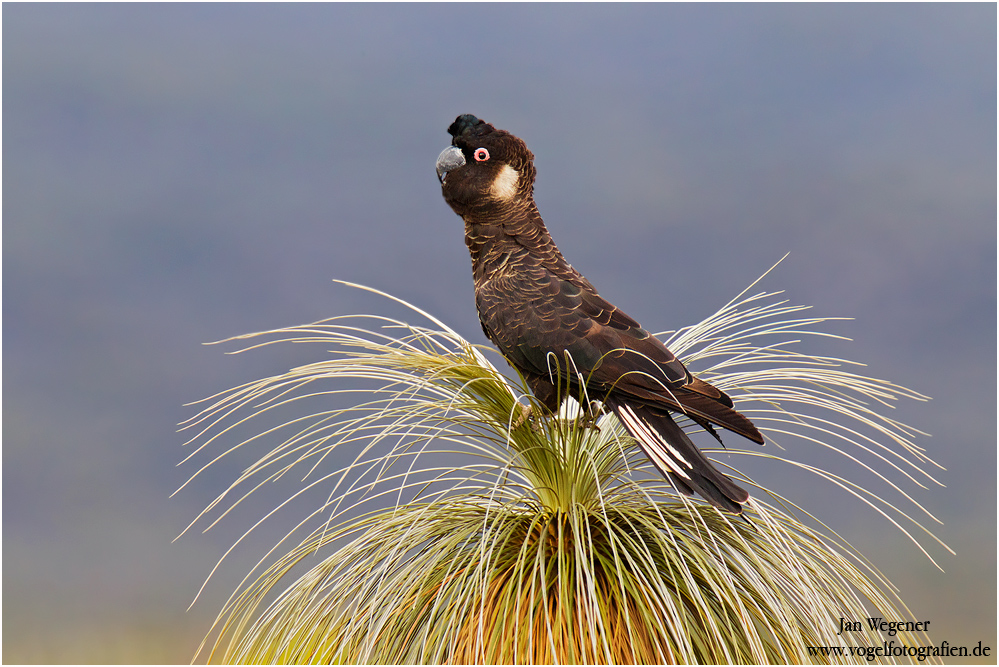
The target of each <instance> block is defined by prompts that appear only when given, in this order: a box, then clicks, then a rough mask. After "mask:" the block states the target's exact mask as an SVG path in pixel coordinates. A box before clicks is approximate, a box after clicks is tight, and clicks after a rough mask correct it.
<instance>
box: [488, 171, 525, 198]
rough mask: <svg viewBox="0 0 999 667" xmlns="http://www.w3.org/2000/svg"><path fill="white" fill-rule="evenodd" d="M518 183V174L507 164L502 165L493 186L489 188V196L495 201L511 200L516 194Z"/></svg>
mask: <svg viewBox="0 0 999 667" xmlns="http://www.w3.org/2000/svg"><path fill="white" fill-rule="evenodd" d="M518 182H520V173H519V172H518V171H517V170H516V169H514V168H513V167H511V166H510V165H508V164H505V165H503V168H502V169H500V172H499V173H498V174H496V178H494V179H493V184H492V185H491V186H490V187H489V194H491V195H492V196H493V197H495V198H496V199H502V200H504V201H505V200H507V199H513V197H514V196H515V195H516V194H517V183H518Z"/></svg>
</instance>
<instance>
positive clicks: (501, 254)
mask: <svg viewBox="0 0 999 667" xmlns="http://www.w3.org/2000/svg"><path fill="white" fill-rule="evenodd" d="M448 133H449V134H450V135H451V136H452V140H451V146H449V147H448V148H446V149H444V151H443V152H442V153H441V154H440V157H438V158H437V176H438V178H439V179H440V182H441V191H442V192H443V194H444V200H445V201H446V202H447V203H448V204H449V205H450V206H451V208H452V209H453V210H454V212H455V213H457V214H458V215H460V216H461V217H462V219H463V220H464V221H465V243H466V244H467V245H468V250H469V252H470V253H471V255H472V274H473V277H474V279H475V303H476V306H477V307H478V311H479V321H480V322H481V323H482V329H483V331H485V333H486V336H487V337H488V338H489V340H491V341H492V342H493V343H494V344H495V345H496V346H497V347H498V348H499V350H500V352H502V353H503V356H504V357H506V359H507V360H508V361H509V362H510V363H511V364H512V365H513V366H514V367H515V368H517V370H519V371H520V372H521V374H522V375H523V376H524V378H525V379H526V380H527V382H528V384H529V386H530V387H531V390H532V391H533V392H534V395H535V397H536V398H537V399H538V401H539V402H540V403H541V404H542V405H544V406H545V407H546V408H548V409H549V410H551V411H553V412H554V411H556V410H557V409H558V407H559V404H560V403H561V401H562V399H563V398H565V397H566V396H570V395H571V396H579V395H580V389H581V387H580V384H581V382H582V383H584V384H585V389H586V396H588V397H589V398H590V399H597V400H600V401H602V402H603V404H604V406H605V407H606V408H608V409H610V410H612V411H613V412H614V414H616V415H617V417H618V419H619V420H620V421H621V423H622V424H624V426H625V428H627V430H628V432H629V433H630V434H631V435H632V437H634V439H635V440H636V441H637V442H638V444H639V445H640V446H641V447H642V449H643V450H644V452H645V454H646V455H647V456H648V457H649V459H650V460H651V461H652V462H653V463H654V464H655V466H656V467H657V468H658V469H659V470H660V472H662V473H663V474H664V475H666V476H667V477H668V478H669V480H670V481H671V482H672V484H673V486H674V487H675V488H676V489H677V490H678V491H680V492H681V493H683V494H685V495H688V496H690V495H693V494H694V493H695V492H696V493H699V494H700V495H701V496H703V497H704V498H705V499H707V500H708V502H710V503H711V504H713V505H715V506H717V507H720V508H723V509H726V510H728V511H730V512H735V513H739V512H741V511H742V504H743V503H745V502H746V501H747V500H748V499H749V494H748V493H747V492H746V491H745V490H744V489H742V488H741V487H739V486H738V485H736V484H735V483H734V482H733V481H732V480H731V479H729V478H728V477H726V476H725V475H723V474H722V473H720V472H718V470H716V469H715V468H714V466H712V465H711V463H710V462H709V461H708V459H707V458H706V457H705V456H704V454H702V453H701V451H700V450H699V449H697V447H696V446H695V445H694V443H693V442H692V441H691V440H690V438H689V437H688V436H687V434H686V433H684V431H683V430H682V429H681V428H680V427H679V426H678V425H677V423H676V422H675V421H674V420H673V418H672V416H671V414H670V413H671V412H678V413H682V414H684V415H686V416H687V417H689V418H690V419H692V420H693V421H694V422H696V423H697V424H699V425H700V426H702V427H703V428H704V429H705V430H706V431H708V432H709V433H711V434H712V435H714V436H715V437H716V438H717V437H718V435H717V433H716V432H715V430H714V428H713V427H712V425H717V426H720V427H723V428H726V429H728V430H730V431H733V432H735V433H738V434H739V435H741V436H744V437H746V438H749V439H750V440H752V441H754V442H757V443H760V444H762V443H763V436H761V435H760V432H759V431H758V430H757V429H756V427H755V426H754V425H753V423H752V422H751V421H749V419H747V418H746V417H744V416H743V415H741V414H739V413H738V412H736V411H735V410H734V409H733V407H732V399H730V398H729V397H728V396H727V395H726V394H725V393H724V392H722V391H720V390H719V389H717V388H715V387H713V386H712V385H710V384H708V383H707V382H704V381H702V380H700V379H698V378H696V377H694V376H693V375H691V374H690V372H689V371H688V370H687V369H686V368H685V367H684V365H683V364H682V363H681V362H680V360H679V359H677V358H676V357H675V356H674V355H673V353H672V352H670V351H669V350H668V349H667V348H666V346H665V345H663V344H662V342H660V341H659V340H658V339H657V338H656V337H655V336H653V335H652V334H650V333H649V332H648V331H646V330H645V329H643V328H642V327H641V326H640V325H639V324H638V322H636V321H635V320H633V319H631V318H630V317H628V316H627V315H625V314H624V313H623V312H621V311H620V310H618V309H617V308H616V307H614V306H613V305H611V304H610V303H608V302H607V301H605V300H604V299H603V298H601V297H600V295H599V294H597V291H596V289H594V288H593V285H591V284H590V283H589V281H588V280H586V278H584V277H583V276H582V275H581V274H580V273H579V272H578V271H576V270H575V269H573V268H572V266H570V265H569V263H568V262H566V261H565V258H564V257H562V253H561V252H559V249H558V248H557V247H556V245H555V242H554V241H553V240H552V237H551V236H550V235H549V233H548V230H547V229H546V228H545V224H544V221H543V220H542V219H541V214H540V213H538V209H537V206H535V204H534V178H535V169H534V155H533V154H532V153H531V151H530V150H528V148H527V145H526V144H525V143H524V142H523V141H522V140H520V139H518V138H517V137H515V136H513V135H512V134H510V133H509V132H506V131H505V130H497V129H496V128H495V127H493V126H492V125H490V124H488V123H486V122H485V121H482V120H479V119H478V118H476V117H475V116H472V115H470V114H465V115H463V116H459V117H458V118H457V119H456V120H455V121H454V123H452V124H451V126H450V127H449V128H448ZM719 440H720V438H719Z"/></svg>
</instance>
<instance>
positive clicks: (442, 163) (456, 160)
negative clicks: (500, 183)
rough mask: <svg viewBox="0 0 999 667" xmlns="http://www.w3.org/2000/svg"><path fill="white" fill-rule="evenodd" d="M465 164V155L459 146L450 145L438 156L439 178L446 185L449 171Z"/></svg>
mask: <svg viewBox="0 0 999 667" xmlns="http://www.w3.org/2000/svg"><path fill="white" fill-rule="evenodd" d="M464 166H465V155H464V154H463V153H462V152H461V149H460V148H458V147H457V146H448V147H447V148H445V149H444V150H443V151H441V154H440V155H438V156H437V180H439V181H440V182H441V185H444V179H445V178H447V173H448V172H449V171H454V170H455V169H457V168H458V167H464Z"/></svg>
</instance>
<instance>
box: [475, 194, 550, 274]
mask: <svg viewBox="0 0 999 667" xmlns="http://www.w3.org/2000/svg"><path fill="white" fill-rule="evenodd" d="M465 245H467V246H468V252H469V254H470V255H471V256H472V273H473V275H474V277H475V279H476V280H479V279H481V278H488V277H490V276H492V275H494V274H495V273H497V272H499V271H502V270H504V269H507V268H509V267H517V266H527V265H531V264H534V263H535V262H542V263H549V262H554V263H557V264H564V263H565V260H564V259H563V258H562V253H560V252H559V250H558V247H557V246H556V245H555V241H554V240H552V237H551V235H550V234H549V233H548V229H547V228H546V227H545V223H544V220H542V219H541V214H540V213H539V212H538V209H537V207H536V206H535V205H534V202H533V201H530V202H529V204H528V205H526V206H523V207H518V208H517V209H515V210H509V209H508V210H506V211H504V212H502V213H501V214H499V215H490V216H488V217H486V216H482V217H479V216H475V217H473V216H468V217H466V218H465ZM511 259H514V260H519V261H515V262H512V263H511V262H510V260H511ZM524 260H534V261H528V262H526V264H525V261H524Z"/></svg>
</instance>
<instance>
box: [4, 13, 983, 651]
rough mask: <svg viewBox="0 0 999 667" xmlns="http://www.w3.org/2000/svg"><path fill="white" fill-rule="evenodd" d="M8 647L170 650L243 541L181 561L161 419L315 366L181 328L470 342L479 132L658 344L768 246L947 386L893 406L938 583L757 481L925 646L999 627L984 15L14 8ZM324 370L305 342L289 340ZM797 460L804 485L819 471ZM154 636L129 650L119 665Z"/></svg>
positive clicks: (880, 359)
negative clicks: (321, 324)
mask: <svg viewBox="0 0 999 667" xmlns="http://www.w3.org/2000/svg"><path fill="white" fill-rule="evenodd" d="M3 19H4V20H3V93H4V95H3V100H4V103H3V279H4V289H3V315H4V318H3V343H4V356H3V361H4V364H3V389H4V393H3V397H4V399H5V400H4V403H3V462H4V464H5V465H4V475H3V482H4V490H3V500H4V510H3V523H4V527H3V537H4V542H5V547H6V548H5V550H4V556H5V557H6V558H5V565H6V567H5V568H4V581H3V583H4V587H3V588H4V592H3V602H4V608H5V611H6V612H7V613H6V614H5V616H4V630H5V632H4V637H5V639H4V649H6V657H7V658H8V660H9V661H15V662H17V661H32V660H43V661H62V660H67V661H73V662H78V661H85V660H88V659H95V660H98V661H102V662H106V661H116V660H123V661H127V662H131V661H135V660H142V659H143V656H145V657H146V658H148V659H151V660H154V661H173V660H187V659H189V657H190V655H191V654H192V653H193V651H194V649H195V647H196V644H197V641H198V639H199V638H200V634H199V633H201V632H202V631H204V630H206V629H207V626H206V625H205V623H206V619H208V618H209V617H210V616H212V615H213V614H214V613H215V612H216V611H217V610H218V608H219V607H220V605H221V604H222V603H223V602H224V600H225V598H226V595H227V586H231V585H234V584H235V582H236V581H238V579H239V577H240V576H242V574H243V571H242V569H241V568H243V567H244V566H245V565H246V563H247V562H248V561H247V560H246V559H247V558H250V557H251V556H253V555H258V556H259V554H252V553H250V554H247V556H246V558H244V559H243V560H240V559H239V558H237V559H235V560H234V562H233V564H231V565H229V566H227V567H228V568H229V569H227V571H226V572H224V573H222V574H221V575H220V576H219V578H218V579H217V580H216V581H215V583H214V584H212V585H210V586H209V588H208V589H207V590H206V593H205V595H204V597H203V598H202V599H201V600H200V601H199V602H198V604H197V605H196V606H195V607H194V609H193V610H192V611H190V612H185V611H184V610H185V608H186V606H187V604H188V603H189V602H190V600H191V599H192V598H193V596H194V594H195V593H196V592H197V590H198V587H199V586H200V584H201V582H202V580H203V579H204V578H205V576H207V574H208V572H209V570H210V569H211V567H212V565H213V564H214V562H215V560H216V559H217V558H218V557H219V556H220V555H221V553H222V551H223V550H224V548H225V547H226V546H228V544H229V542H230V541H231V540H232V539H233V538H234V536H236V535H238V534H239V533H240V532H242V530H244V529H245V528H246V525H245V524H244V523H240V520H239V519H238V518H234V520H233V522H232V525H231V526H227V525H223V526H222V527H221V528H220V529H219V530H218V531H213V532H209V533H208V534H205V535H202V534H200V533H194V534H190V535H186V536H185V537H184V538H182V539H181V540H179V541H178V542H176V543H173V544H172V543H171V540H172V539H173V538H174V537H175V536H176V535H177V534H178V533H179V532H180V531H181V530H182V529H183V527H184V526H185V525H186V523H187V522H188V521H189V520H190V519H192V518H193V517H194V515H195V514H196V513H197V511H198V509H199V508H200V507H201V506H203V505H204V504H205V503H206V502H208V500H210V498H211V497H213V496H214V494H215V493H217V492H219V491H220V490H221V489H222V488H224V486H226V485H227V484H228V483H229V481H230V480H231V478H232V476H233V475H235V474H238V467H235V466H234V467H231V468H228V469H220V470H219V471H218V472H217V473H215V474H213V475H209V476H207V477H206V478H205V480H203V481H201V482H200V483H199V484H195V485H193V486H192V487H190V488H188V489H185V491H184V492H182V493H181V494H179V495H178V496H177V497H175V498H173V499H168V496H169V494H170V493H171V492H172V491H173V490H174V489H175V488H176V487H178V486H179V485H180V484H181V483H182V482H183V481H184V480H185V479H186V478H187V476H188V475H190V474H191V473H193V472H194V468H193V467H191V466H181V467H179V468H178V467H176V463H177V462H178V461H179V460H180V459H181V458H182V457H183V455H184V454H185V451H184V450H183V449H182V447H181V443H182V442H183V440H184V438H183V437H182V436H181V435H179V434H177V433H175V424H176V423H177V422H179V421H181V420H182V419H185V418H187V417H190V416H191V415H192V414H193V412H194V411H193V409H192V408H185V407H183V404H184V403H186V402H189V401H192V400H195V399H198V398H202V397H204V396H207V395H209V394H212V393H214V392H216V391H220V390H222V389H225V388H227V387H230V386H233V385H236V384H240V383H242V382H245V381H248V380H252V379H255V378H257V377H260V376H262V375H264V374H273V373H276V372H280V371H282V370H284V369H285V368H287V367H288V365H290V364H293V363H300V362H302V361H314V360H317V358H316V357H315V356H314V355H315V354H317V352H318V350H311V351H309V352H308V353H307V354H306V353H303V352H302V351H300V350H280V349H273V350H269V351H265V352H261V353H257V354H253V355H240V356H236V357H231V356H225V355H223V354H222V352H223V350H222V349H220V348H218V347H203V346H202V345H201V343H203V342H206V341H212V340H218V339H221V338H225V337H227V336H231V335H236V334H240V333H245V332H249V331H256V330H261V329H266V328H272V327H277V326H282V325H291V324H299V323H304V322H310V321H314V320H317V319H320V318H324V317H330V316H334V315H342V314H348V313H356V312H372V311H379V312H380V309H382V308H383V305H382V304H381V302H379V301H378V300H377V299H375V298H374V297H371V296H366V295H364V294H361V293H357V292H353V291H350V290H348V289H347V288H344V287H341V286H337V285H335V284H334V283H332V282H331V279H333V278H338V279H343V280H349V281H353V282H358V283H362V284H367V285H370V286H372V287H376V288H379V289H383V290H385V291H388V292H390V293H393V294H395V295H397V296H399V297H402V298H404V299H406V300H409V301H411V302H413V303H414V304H416V305H418V306H420V307H422V308H424V309H426V310H428V311H430V312H432V313H434V314H435V315H437V316H438V317H440V318H441V319H443V320H444V321H445V322H448V323H449V324H450V325H451V326H453V327H454V328H455V329H456V330H458V331H459V332H460V333H462V334H463V335H465V336H466V337H467V338H469V339H470V340H472V341H474V342H485V341H484V338H483V337H482V334H481V331H480V330H479V326H478V322H477V319H476V315H475V309H474V303H473V300H472V289H471V275H470V271H469V260H468V257H467V252H466V250H465V247H464V244H463V242H462V225H461V221H460V220H459V219H458V218H457V217H456V216H455V215H454V214H453V213H452V212H451V211H450V210H449V209H448V207H447V206H446V205H445V204H444V202H443V200H442V198H441V196H440V193H439V185H438V183H437V180H436V177H435V174H434V160H435V158H436V157H437V154H438V153H439V152H440V150H441V149H442V148H444V147H445V146H446V145H447V144H448V141H449V137H448V135H447V134H446V128H447V126H448V124H449V123H450V122H451V121H452V120H453V119H454V117H455V116H457V115H458V114H461V113H474V114H476V115H478V116H480V117H482V118H484V119H486V120H487V121H490V122H492V123H494V124H496V125H497V126H498V127H501V128H503V129H507V130H510V131H511V132H513V133H514V134H517V135H518V136H520V137H522V138H523V139H524V140H525V141H527V143H528V145H529V146H530V148H531V149H532V151H533V152H534V154H535V155H536V164H537V168H538V181H537V185H536V191H535V192H536V198H537V201H538V205H539V207H540V209H541V212H542V214H543V215H544V217H545V220H546V222H547V224H548V227H549V229H550V231H551V232H552V234H553V235H554V237H555V239H556V241H557V242H558V243H559V245H560V247H561V249H562V251H563V252H564V254H565V255H566V256H567V258H568V259H569V260H570V261H571V262H572V263H573V265H574V266H576V267H577V268H578V269H580V270H581V271H582V272H583V273H584V274H585V275H586V276H587V277H588V278H589V279H590V280H591V282H593V283H594V284H595V285H596V286H597V287H598V288H599V289H600V291H601V293H602V294H603V295H604V296H605V297H607V298H608V299H609V300H611V301H612V302H614V303H616V304H617V305H618V306H620V307H622V308H623V309H624V310H625V311H626V312H628V313H629V314H631V315H632V316H634V317H636V318H637V319H639V320H640V321H641V322H643V324H645V326H646V327H647V328H650V329H653V330H657V331H659V330H665V329H675V328H678V327H680V326H684V325H687V324H691V323H693V322H695V321H697V320H699V319H701V318H703V317H705V316H706V315H708V314H710V313H711V312H713V311H714V310H716V309H717V308H718V307H719V306H721V305H722V304H723V303H725V302H726V301H728V300H729V299H730V298H732V297H733V296H735V294H736V293H738V292H739V291H741V290H742V289H743V288H744V287H745V286H746V285H748V284H749V283H750V282H751V281H752V280H753V279H755V278H756V277H757V276H758V275H760V274H761V273H762V272H763V271H764V270H766V269H767V268H769V267H770V266H771V265H772V264H773V263H774V262H775V261H777V260H778V259H779V258H780V257H781V256H783V255H784V254H785V253H787V252H790V253H791V254H790V256H789V257H788V259H787V260H786V261H785V262H784V263H783V264H782V265H781V266H780V267H779V269H778V270H777V271H775V272H774V273H773V274H771V276H769V277H768V279H767V282H766V283H764V285H763V287H765V288H768V289H771V290H779V289H784V290H786V293H787V295H788V298H790V299H791V300H792V301H793V302H795V303H807V304H812V305H813V306H814V307H815V311H816V312H817V314H821V315H830V316H848V317H853V318H855V319H854V320H853V321H852V322H848V323H840V324H837V325H835V326H834V329H835V332H836V333H839V334H842V335H846V336H850V337H852V338H853V339H854V341H853V342H852V343H849V344H847V343H834V342H829V343H823V344H822V345H820V346H819V347H818V348H817V349H816V352H818V353H834V354H836V355H838V356H844V357H848V358H851V359H855V360H858V361H862V362H864V363H866V364H868V368H867V369H866V370H865V372H868V373H869V374H871V375H873V376H876V377H882V378H885V379H889V380H892V381H894V382H897V383H899V384H902V385H905V386H908V387H911V388H913V389H915V390H917V391H919V392H922V393H924V394H927V395H929V396H932V397H933V400H932V401H931V402H929V403H926V404H922V403H916V402H912V401H909V402H904V403H902V404H900V405H898V407H897V408H896V409H895V410H894V411H893V412H892V416H893V417H895V418H897V419H899V420H901V421H903V422H906V423H909V424H911V425H912V426H914V427H916V428H918V429H920V430H922V431H926V432H928V433H931V434H932V437H930V438H920V439H919V440H918V444H920V445H921V446H923V447H924V448H926V450H927V452H928V453H929V455H930V456H932V457H933V458H934V459H935V460H936V461H938V462H939V463H940V464H941V465H943V466H944V467H945V468H946V469H947V470H946V471H941V472H940V473H939V474H938V475H937V476H938V478H939V479H940V480H941V481H942V482H943V483H944V484H945V485H946V488H939V487H936V488H932V489H929V490H922V489H919V488H916V487H911V488H910V487H905V490H906V491H908V492H911V493H912V494H913V496H914V497H915V498H916V499H917V500H918V501H919V502H920V503H922V504H923V505H925V506H926V507H927V508H928V509H930V510H931V511H932V512H934V514H936V515H937V516H938V517H939V518H940V519H942V520H943V521H944V525H943V526H934V528H933V529H934V531H935V532H936V533H937V534H938V535H939V536H940V537H941V538H942V539H943V540H944V541H946V542H947V543H949V544H950V545H951V546H952V547H953V548H954V549H955V551H957V555H956V556H950V555H949V554H947V553H946V552H944V551H942V550H941V549H939V548H936V549H931V552H932V553H933V555H934V557H935V558H937V559H938V561H939V562H940V564H941V565H942V566H943V568H944V569H945V570H946V572H945V573H941V572H939V571H938V570H936V569H935V568H933V567H932V565H930V564H929V562H928V561H927V560H926V559H925V557H923V556H922V555H921V554H919V552H918V551H917V550H916V549H915V548H914V547H913V546H912V545H911V543H909V542H908V541H907V540H906V539H905V538H904V536H902V535H901V533H899V531H898V530H896V529H895V528H893V527H892V526H891V525H890V524H889V523H888V522H886V521H883V520H881V519H879V518H878V517H877V516H874V515H872V513H871V512H869V511H865V510H864V509H863V508H862V507H860V506H859V505H858V504H856V503H853V502H851V501H849V500H848V499H847V498H845V497H844V494H843V493H842V492H839V491H837V490H836V489H825V488H823V487H821V485H818V484H816V482H815V481H814V478H809V477H807V476H803V477H801V478H796V477H795V476H794V475H793V474H788V472H787V470H781V471H780V472H779V474H776V473H775V474H774V478H773V479H768V478H767V471H766V469H765V468H754V469H753V474H754V476H755V477H756V478H757V479H758V480H759V481H760V482H762V483H765V484H767V485H770V486H773V487H775V488H777V489H779V490H781V491H782V492H784V493H785V494H787V495H790V496H792V497H793V498H794V499H795V500H798V501H799V502H800V503H801V504H802V505H804V506H806V507H808V508H809V509H813V510H814V512H815V513H816V514H818V515H820V516H821V518H823V519H824V520H827V521H828V522H829V523H830V525H832V526H833V527H834V528H836V529H837V530H839V531H840V532H841V534H842V535H843V536H844V537H845V538H846V539H848V540H850V541H851V542H853V543H854V544H855V545H856V546H857V547H858V548H860V549H861V550H862V551H864V552H865V553H867V554H869V555H870V556H871V558H872V560H873V561H874V562H875V564H877V565H878V566H879V567H880V568H881V570H882V571H883V572H884V573H885V575H886V576H888V577H889V578H890V579H891V580H892V581H893V582H895V583H896V584H897V585H898V586H899V587H900V589H901V590H900V594H901V596H902V598H903V599H904V600H906V601H907V602H908V603H909V605H910V607H911V608H912V611H913V613H914V614H915V615H916V616H917V618H919V619H921V620H931V621H932V626H931V628H932V631H931V635H932V636H933V637H934V639H936V640H937V641H939V640H944V639H946V640H948V641H949V642H951V643H952V644H953V643H965V644H972V645H974V643H975V642H977V641H978V640H982V641H983V642H984V643H985V644H986V645H991V646H993V647H994V646H995V643H996V635H995V628H996V616H995V612H996V606H995V600H996V569H995V562H996V532H995V526H996V289H995V285H996V7H995V5H994V4H974V5H968V4H963V5H962V4H946V5H942V4H920V5H908V4H891V5H862V4H848V5H793V4H778V5H750V4H739V5H728V4H710V5H687V4H683V5H672V4H670V5H650V4H642V5H597V4H587V5H572V4H558V5H522V4H501V5H478V4H477V5H463V4H446V5H422V4H407V5H391V4H370V5H369V4H365V5H337V4H333V5H329V4H303V5H271V4H261V5H240V4H221V5H214V4H213V5H199V4H176V5H174V4H170V5H128V4H109V5H76V4H73V5H62V4H44V5H38V4H7V5H5V6H4V9H3ZM309 354H311V355H313V356H311V357H310V356H309ZM810 455H814V456H815V457H816V458H814V459H809V461H810V462H813V463H816V464H819V465H822V464H825V463H826V461H825V459H823V458H821V456H820V455H819V454H818V453H813V454H810ZM140 647H141V648H140Z"/></svg>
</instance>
